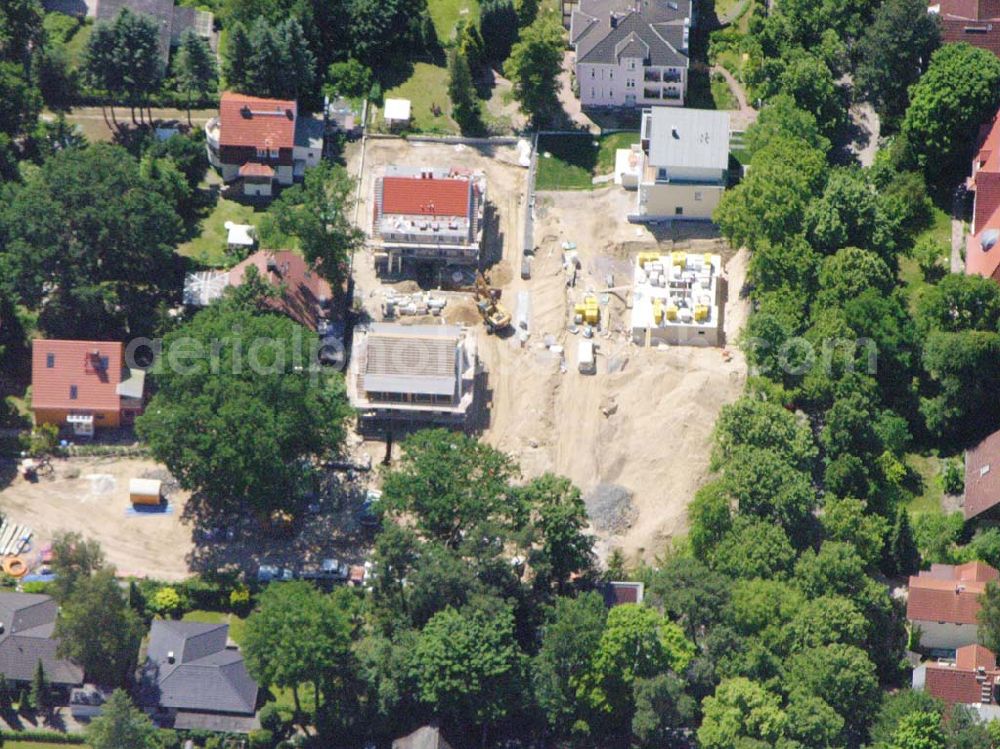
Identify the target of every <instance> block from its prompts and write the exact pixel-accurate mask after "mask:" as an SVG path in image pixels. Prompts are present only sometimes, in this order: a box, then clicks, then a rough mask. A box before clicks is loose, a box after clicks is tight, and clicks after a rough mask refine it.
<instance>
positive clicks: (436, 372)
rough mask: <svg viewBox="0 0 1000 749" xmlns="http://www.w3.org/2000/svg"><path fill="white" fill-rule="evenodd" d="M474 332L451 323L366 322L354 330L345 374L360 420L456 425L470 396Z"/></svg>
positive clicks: (469, 405)
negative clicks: (347, 370)
mask: <svg viewBox="0 0 1000 749" xmlns="http://www.w3.org/2000/svg"><path fill="white" fill-rule="evenodd" d="M477 371H478V360H477V356H476V345H475V337H474V336H470V335H467V333H466V331H465V329H464V328H461V327H458V326H456V325H399V324H395V323H371V324H370V325H368V326H359V327H357V328H355V330H354V344H353V355H352V357H351V366H350V372H349V374H348V377H347V392H348V396H349V398H350V400H351V404H352V405H353V406H354V407H355V408H356V409H358V411H359V418H360V420H361V422H362V424H363V425H364V424H366V423H369V424H370V423H377V422H385V421H415V422H431V423H439V424H451V425H461V424H463V423H465V421H466V419H467V417H468V414H469V411H470V409H471V408H472V405H473V401H474V398H475V380H476V373H477Z"/></svg>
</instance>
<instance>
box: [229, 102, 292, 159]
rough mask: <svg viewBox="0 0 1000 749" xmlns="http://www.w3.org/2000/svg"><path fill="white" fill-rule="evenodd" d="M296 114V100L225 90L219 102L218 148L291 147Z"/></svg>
mask: <svg viewBox="0 0 1000 749" xmlns="http://www.w3.org/2000/svg"><path fill="white" fill-rule="evenodd" d="M297 112H298V105H297V104H296V103H295V102H294V101H289V100H283V99H258V98H257V97H255V96H244V95H243V94H236V93H233V92H232V91H226V92H225V93H223V94H222V99H221V100H220V101H219V129H220V132H219V145H220V146H236V147H240V146H242V147H252V148H292V147H293V146H294V145H295V118H296V116H297Z"/></svg>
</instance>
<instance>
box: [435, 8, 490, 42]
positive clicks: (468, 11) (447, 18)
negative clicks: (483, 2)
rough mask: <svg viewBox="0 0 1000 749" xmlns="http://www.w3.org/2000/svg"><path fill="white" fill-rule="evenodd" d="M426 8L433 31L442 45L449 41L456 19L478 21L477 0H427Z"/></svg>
mask: <svg viewBox="0 0 1000 749" xmlns="http://www.w3.org/2000/svg"><path fill="white" fill-rule="evenodd" d="M427 8H428V10H429V11H430V13H431V18H432V19H433V20H434V30H435V31H436V32H437V36H438V39H440V40H441V42H442V43H444V42H447V41H448V40H449V39H451V35H452V33H454V31H455V24H456V23H458V19H460V18H466V19H469V20H471V21H473V22H476V23H478V21H479V2H478V0H429V2H428V3H427Z"/></svg>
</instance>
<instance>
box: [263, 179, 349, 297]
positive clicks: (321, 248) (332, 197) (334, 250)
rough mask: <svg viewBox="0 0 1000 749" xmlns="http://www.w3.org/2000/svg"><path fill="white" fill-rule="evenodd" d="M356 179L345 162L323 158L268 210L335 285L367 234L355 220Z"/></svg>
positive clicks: (279, 225)
mask: <svg viewBox="0 0 1000 749" xmlns="http://www.w3.org/2000/svg"><path fill="white" fill-rule="evenodd" d="M353 196H354V179H353V178H352V177H351V176H350V175H349V174H348V173H347V170H346V169H344V168H343V167H342V166H339V165H336V164H331V163H330V162H328V161H323V162H321V163H320V164H319V165H318V166H316V167H314V168H313V169H310V170H308V171H307V172H306V176H305V180H304V181H303V182H302V184H299V185H295V186H294V187H291V188H289V189H287V190H285V191H284V192H282V194H281V197H279V198H278V199H277V200H276V201H274V203H272V204H271V207H270V209H269V211H268V219H269V220H270V221H272V222H273V224H274V227H275V228H276V229H278V231H280V232H281V233H283V234H285V235H287V236H291V237H295V238H296V239H297V240H298V242H299V247H300V248H301V250H302V254H303V255H305V258H306V260H308V261H309V262H310V263H312V264H313V266H314V267H315V268H316V269H317V271H318V272H319V273H320V274H321V275H322V276H323V277H324V278H326V279H327V280H328V281H329V282H330V285H331V286H333V287H334V288H335V289H336V288H339V286H340V285H341V284H342V283H343V282H344V280H345V279H346V278H347V267H348V264H349V262H350V257H351V255H352V253H354V252H355V251H356V250H358V249H359V248H360V247H361V245H362V241H363V238H364V234H363V233H362V232H361V231H360V230H359V229H358V228H357V227H356V226H354V224H353V223H352V221H351V209H352V208H353V206H354V197H353Z"/></svg>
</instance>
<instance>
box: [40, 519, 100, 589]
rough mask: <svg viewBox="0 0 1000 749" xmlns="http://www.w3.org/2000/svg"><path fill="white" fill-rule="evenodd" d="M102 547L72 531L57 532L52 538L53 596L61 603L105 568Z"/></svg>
mask: <svg viewBox="0 0 1000 749" xmlns="http://www.w3.org/2000/svg"><path fill="white" fill-rule="evenodd" d="M104 566H105V559H104V551H103V550H102V549H101V545H100V544H99V543H98V542H97V541H95V540H93V539H90V538H84V537H83V535H81V534H80V533H77V532H75V531H63V532H60V533H57V534H56V535H55V537H54V538H53V539H52V572H53V574H54V575H55V580H53V581H52V594H53V595H54V596H55V597H56V599H57V600H59V601H64V600H66V598H68V597H69V595H70V594H71V593H72V592H73V591H74V590H75V589H76V586H77V584H78V583H79V582H80V581H81V580H85V579H87V578H89V577H90V576H91V575H93V574H94V573H95V572H98V571H100V570H102V569H104Z"/></svg>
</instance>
